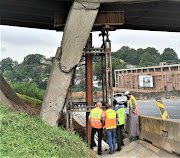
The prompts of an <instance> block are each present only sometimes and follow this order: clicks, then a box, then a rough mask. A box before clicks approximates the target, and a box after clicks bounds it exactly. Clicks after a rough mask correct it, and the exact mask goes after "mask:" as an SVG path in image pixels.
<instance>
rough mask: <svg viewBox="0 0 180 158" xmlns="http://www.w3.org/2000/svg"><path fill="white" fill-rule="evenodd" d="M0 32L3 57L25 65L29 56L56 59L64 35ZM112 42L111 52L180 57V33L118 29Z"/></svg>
mask: <svg viewBox="0 0 180 158" xmlns="http://www.w3.org/2000/svg"><path fill="white" fill-rule="evenodd" d="M0 30H1V31H0V36H1V41H0V47H1V50H0V51H1V52H0V58H1V59H3V58H7V57H11V58H12V59H13V60H17V61H18V62H22V61H23V59H24V57H25V56H27V55H28V54H36V53H38V54H42V55H45V56H46V57H52V56H54V55H55V53H56V50H57V47H58V46H60V43H61V39H62V35H63V34H62V32H56V31H49V30H40V29H29V28H22V27H12V26H2V25H1V26H0ZM99 33H100V32H95V33H93V45H94V46H95V47H100V46H101V44H102V41H101V37H99ZM110 40H111V41H112V43H111V45H112V51H117V50H119V49H120V48H121V47H122V46H129V47H130V48H134V49H138V48H147V47H154V48H156V49H157V50H158V51H159V53H162V52H163V50H164V48H173V49H174V51H175V52H176V53H177V54H178V57H179V58H180V33H173V32H154V31H135V30H117V31H114V32H113V31H112V32H110Z"/></svg>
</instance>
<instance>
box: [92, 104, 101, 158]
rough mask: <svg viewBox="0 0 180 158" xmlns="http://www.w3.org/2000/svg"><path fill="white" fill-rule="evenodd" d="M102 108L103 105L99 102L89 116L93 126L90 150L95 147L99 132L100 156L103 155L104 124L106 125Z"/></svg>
mask: <svg viewBox="0 0 180 158" xmlns="http://www.w3.org/2000/svg"><path fill="white" fill-rule="evenodd" d="M101 108H102V103H100V102H97V103H96V108H94V109H92V110H91V112H90V114H89V121H90V124H91V126H92V130H91V144H90V148H91V149H93V147H94V146H95V142H94V135H95V133H96V132H97V133H98V151H97V154H98V155H101V154H102V146H101V142H102V135H103V124H104V116H103V115H104V111H103V110H102V109H101Z"/></svg>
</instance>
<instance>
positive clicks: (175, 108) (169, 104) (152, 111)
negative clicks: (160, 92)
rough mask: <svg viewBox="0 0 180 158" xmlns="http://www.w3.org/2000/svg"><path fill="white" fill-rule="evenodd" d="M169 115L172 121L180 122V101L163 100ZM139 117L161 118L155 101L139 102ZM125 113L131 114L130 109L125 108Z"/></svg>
mask: <svg viewBox="0 0 180 158" xmlns="http://www.w3.org/2000/svg"><path fill="white" fill-rule="evenodd" d="M162 101H163V103H164V105H165V107H166V110H167V113H168V114H169V117H170V118H171V119H178V120H180V99H174V100H173V99H164V100H162ZM137 104H138V111H139V115H146V116H155V117H160V118H161V114H160V112H159V108H158V106H157V104H156V101H155V99H154V100H137ZM125 111H126V112H127V113H129V107H127V108H125Z"/></svg>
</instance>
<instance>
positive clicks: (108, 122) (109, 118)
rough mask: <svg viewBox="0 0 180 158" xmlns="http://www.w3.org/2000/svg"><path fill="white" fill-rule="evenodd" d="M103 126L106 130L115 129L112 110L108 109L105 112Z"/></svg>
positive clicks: (114, 116) (114, 118)
mask: <svg viewBox="0 0 180 158" xmlns="http://www.w3.org/2000/svg"><path fill="white" fill-rule="evenodd" d="M105 126H106V129H113V128H116V127H117V124H116V111H114V110H112V109H108V110H106V111H105Z"/></svg>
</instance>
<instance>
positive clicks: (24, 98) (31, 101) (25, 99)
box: [16, 93, 43, 110]
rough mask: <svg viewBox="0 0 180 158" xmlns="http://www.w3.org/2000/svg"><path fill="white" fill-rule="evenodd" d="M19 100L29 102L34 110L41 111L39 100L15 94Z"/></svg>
mask: <svg viewBox="0 0 180 158" xmlns="http://www.w3.org/2000/svg"><path fill="white" fill-rule="evenodd" d="M16 94H17V95H18V96H19V98H21V99H22V100H23V101H25V102H29V103H31V104H32V105H34V107H35V108H36V109H39V110H40V109H41V106H42V102H43V101H42V100H39V99H35V98H32V97H29V96H26V95H22V94H19V93H16Z"/></svg>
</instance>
